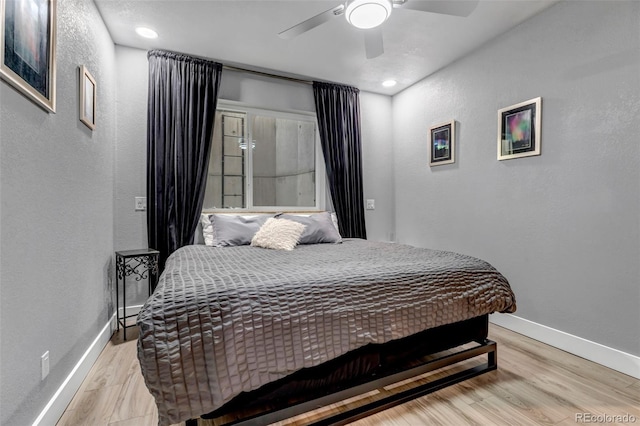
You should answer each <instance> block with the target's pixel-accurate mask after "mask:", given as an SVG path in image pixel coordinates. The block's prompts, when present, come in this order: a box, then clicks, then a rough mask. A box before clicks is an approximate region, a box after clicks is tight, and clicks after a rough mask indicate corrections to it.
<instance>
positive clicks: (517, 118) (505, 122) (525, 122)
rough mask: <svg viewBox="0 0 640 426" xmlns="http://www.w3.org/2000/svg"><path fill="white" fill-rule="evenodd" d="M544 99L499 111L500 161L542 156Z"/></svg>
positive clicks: (529, 101)
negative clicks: (541, 132)
mask: <svg viewBox="0 0 640 426" xmlns="http://www.w3.org/2000/svg"><path fill="white" fill-rule="evenodd" d="M541 123H542V98H535V99H531V100H528V101H525V102H520V103H519V104H515V105H511V106H510V107H506V108H502V109H500V110H498V160H509V159H511V158H520V157H529V156H532V155H540V128H541Z"/></svg>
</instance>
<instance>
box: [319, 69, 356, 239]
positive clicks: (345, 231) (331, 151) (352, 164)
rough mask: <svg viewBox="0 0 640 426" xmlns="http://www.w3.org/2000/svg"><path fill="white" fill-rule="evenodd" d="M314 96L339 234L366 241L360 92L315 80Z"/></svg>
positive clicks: (352, 88)
mask: <svg viewBox="0 0 640 426" xmlns="http://www.w3.org/2000/svg"><path fill="white" fill-rule="evenodd" d="M313 94H314V98H315V103H316V114H317V117H318V129H319V130H320V141H321V143H322V152H323V154H324V162H325V164H326V168H327V177H328V180H329V190H330V192H331V198H332V200H333V207H334V208H335V210H336V216H337V217H338V225H339V227H340V233H341V234H342V236H343V237H346V238H367V231H366V227H365V221H364V200H363V197H364V195H363V191H362V148H361V145H362V144H361V141H360V97H359V94H360V90H358V89H356V88H355V87H350V86H342V85H338V84H331V83H321V82H317V81H315V82H313Z"/></svg>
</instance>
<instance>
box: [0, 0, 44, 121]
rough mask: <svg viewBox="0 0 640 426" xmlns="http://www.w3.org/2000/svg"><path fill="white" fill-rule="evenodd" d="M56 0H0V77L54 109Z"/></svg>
mask: <svg viewBox="0 0 640 426" xmlns="http://www.w3.org/2000/svg"><path fill="white" fill-rule="evenodd" d="M55 47H56V1H55V0H0V77H2V79H3V80H5V81H6V82H7V83H9V84H11V85H12V86H13V87H15V88H16V89H17V90H18V91H20V92H21V93H22V94H23V95H25V96H26V97H27V98H29V99H30V100H32V101H33V102H35V103H36V104H37V105H38V106H40V107H42V108H44V109H45V110H47V111H50V112H56V53H55Z"/></svg>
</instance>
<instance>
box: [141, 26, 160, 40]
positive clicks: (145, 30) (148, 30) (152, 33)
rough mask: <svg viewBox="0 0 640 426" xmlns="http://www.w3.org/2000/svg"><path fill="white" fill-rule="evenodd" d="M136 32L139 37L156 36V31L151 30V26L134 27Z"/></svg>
mask: <svg viewBox="0 0 640 426" xmlns="http://www.w3.org/2000/svg"><path fill="white" fill-rule="evenodd" d="M136 33H138V35H139V36H140V37H144V38H158V33H157V32H155V31H153V30H152V29H151V28H146V27H138V28H136Z"/></svg>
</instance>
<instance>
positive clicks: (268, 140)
mask: <svg viewBox="0 0 640 426" xmlns="http://www.w3.org/2000/svg"><path fill="white" fill-rule="evenodd" d="M252 130H253V139H254V140H255V148H254V151H253V204H254V205H255V206H261V207H269V206H274V207H315V205H316V186H315V124H314V123H313V122H310V121H302V120H292V119H284V118H274V117H266V116H259V115H257V116H255V117H254V118H253V120H252Z"/></svg>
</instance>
